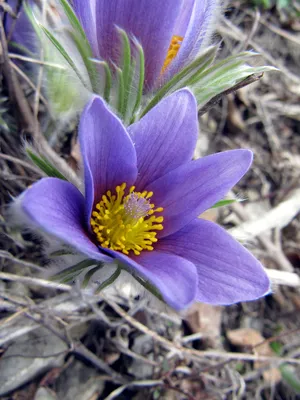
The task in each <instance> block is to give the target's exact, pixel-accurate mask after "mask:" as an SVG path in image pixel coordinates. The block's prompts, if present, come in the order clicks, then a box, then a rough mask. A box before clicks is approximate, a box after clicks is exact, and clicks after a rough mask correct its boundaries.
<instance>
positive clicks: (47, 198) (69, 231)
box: [21, 178, 112, 262]
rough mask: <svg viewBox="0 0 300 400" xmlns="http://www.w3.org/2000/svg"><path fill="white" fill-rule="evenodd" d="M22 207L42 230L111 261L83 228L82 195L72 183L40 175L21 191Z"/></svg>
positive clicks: (81, 250)
mask: <svg viewBox="0 0 300 400" xmlns="http://www.w3.org/2000/svg"><path fill="white" fill-rule="evenodd" d="M21 207H22V209H23V211H24V212H25V214H26V215H27V216H28V217H29V218H30V220H31V221H32V222H33V223H34V224H36V225H38V226H39V227H40V228H41V229H42V230H44V231H45V232H47V233H49V234H51V235H53V236H55V237H57V238H59V239H61V240H62V241H63V242H65V243H67V244H69V245H70V246H72V247H74V248H76V249H77V250H78V251H79V252H80V253H83V254H86V255H87V256H88V257H90V258H92V259H95V260H99V261H105V262H112V259H111V258H110V257H108V256H105V255H104V254H101V252H100V251H99V250H98V248H97V246H96V245H95V244H94V243H93V242H92V241H91V240H90V238H89V236H88V234H87V231H86V228H85V221H84V198H83V196H82V194H81V193H80V192H79V190H78V189H77V188H76V187H75V186H74V185H72V184H71V183H69V182H65V181H63V180H60V179H57V178H44V179H41V180H40V181H38V182H37V183H35V184H34V185H32V186H31V187H30V188H28V189H27V190H26V191H25V192H24V193H23V194H22V195H21Z"/></svg>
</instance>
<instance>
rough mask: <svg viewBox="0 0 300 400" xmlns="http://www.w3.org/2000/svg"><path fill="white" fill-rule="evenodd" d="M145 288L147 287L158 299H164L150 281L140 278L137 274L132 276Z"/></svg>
mask: <svg viewBox="0 0 300 400" xmlns="http://www.w3.org/2000/svg"><path fill="white" fill-rule="evenodd" d="M133 277H134V278H135V279H136V280H137V281H138V282H139V283H140V284H141V285H142V286H143V287H144V288H145V289H147V290H148V291H149V292H150V293H152V294H153V295H154V296H155V297H157V298H158V299H159V300H161V301H164V299H163V297H162V295H161V294H160V292H159V291H158V290H157V289H156V287H155V286H153V285H152V284H151V283H150V282H148V281H145V280H144V279H142V278H140V277H139V276H137V275H134V276H133Z"/></svg>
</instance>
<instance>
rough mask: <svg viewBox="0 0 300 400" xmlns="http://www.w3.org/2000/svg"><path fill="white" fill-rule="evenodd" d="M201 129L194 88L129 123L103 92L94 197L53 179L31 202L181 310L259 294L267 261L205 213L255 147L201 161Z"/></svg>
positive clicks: (84, 134)
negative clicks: (197, 152) (112, 108)
mask: <svg viewBox="0 0 300 400" xmlns="http://www.w3.org/2000/svg"><path fill="white" fill-rule="evenodd" d="M197 135H198V119H197V105H196V102H195V98H194V97H193V95H192V94H191V92H190V91H189V90H187V89H183V90H180V91H177V92H175V93H174V94H172V95H170V96H169V97H167V98H165V99H164V100H162V101H161V102H160V103H159V104H158V105H157V106H155V107H154V108H153V109H152V110H151V111H149V113H148V114H146V115H145V116H144V117H143V118H142V119H141V120H139V121H138V122H136V123H134V124H133V125H131V126H129V127H128V128H127V129H126V128H125V127H124V125H123V124H122V122H121V121H120V120H119V118H117V117H116V116H115V115H114V114H113V113H112V112H111V111H110V110H109V109H108V107H107V106H106V104H105V103H104V101H103V100H101V98H99V97H94V98H93V99H92V100H91V101H90V103H89V104H88V105H87V106H86V108H85V110H84V111H83V114H82V116H81V120H80V125H79V140H80V146H81V153H82V158H83V165H84V177H85V196H83V195H82V194H81V192H80V191H79V190H78V189H77V188H76V187H75V186H73V185H72V184H71V183H69V182H66V181H62V180H59V179H55V178H44V179H42V180H41V181H39V182H37V183H35V184H34V185H33V186H32V187H30V188H29V189H27V190H26V192H25V193H24V194H23V195H22V198H21V204H22V208H23V210H24V211H25V213H26V214H27V215H28V216H29V217H30V219H32V220H33V222H35V223H36V224H37V225H39V226H40V227H41V228H43V229H44V230H45V231H47V232H48V233H50V234H52V235H54V236H56V237H58V238H60V239H61V240H63V241H64V242H66V243H68V244H69V245H71V246H73V247H75V248H76V249H77V250H79V251H80V252H82V253H84V254H86V255H87V256H88V257H89V258H92V259H95V260H100V261H104V262H112V261H113V260H112V259H115V260H117V261H121V262H122V263H125V264H126V265H127V266H128V268H129V269H131V271H132V272H133V273H136V274H138V275H141V276H142V277H143V278H144V279H146V280H149V281H150V282H151V283H152V284H154V285H155V286H156V287H157V288H158V289H159V291H160V293H161V294H162V296H163V298H164V300H165V301H166V302H167V303H168V304H169V305H170V306H172V307H173V308H175V309H178V310H179V309H182V308H184V307H186V306H188V305H189V304H190V303H191V302H193V301H202V302H206V303H211V304H230V303H235V302H238V301H246V300H253V299H256V298H258V297H260V296H263V295H265V294H266V293H267V292H268V291H269V280H268V278H267V275H266V273H265V272H264V270H263V268H262V266H261V264H260V263H259V262H258V261H257V260H256V259H255V258H254V257H253V256H252V255H251V254H250V253H249V252H248V251H247V250H246V249H245V248H244V247H243V246H241V245H240V244H239V243H238V242H236V241H235V240H234V239H233V238H232V237H231V236H230V235H229V234H228V233H226V231H225V230H223V229H222V228H221V227H219V226H218V225H216V224H214V223H212V222H209V221H205V220H202V219H199V218H198V216H199V215H200V214H201V213H202V212H203V211H205V210H206V209H208V208H209V207H211V206H212V205H214V204H215V203H216V202H217V201H218V200H220V199H222V198H223V197H224V196H225V194H226V193H227V192H228V191H229V190H230V189H231V188H232V186H234V185H235V184H236V183H237V182H238V181H239V180H240V179H241V177H242V176H243V175H244V174H245V173H246V171H247V170H248V168H249V166H250V164H251V161H252V153H251V152H250V151H248V150H232V151H226V152H222V153H217V154H213V155H210V156H207V157H204V158H201V159H198V160H192V156H193V152H194V148H195V145H196V140H197Z"/></svg>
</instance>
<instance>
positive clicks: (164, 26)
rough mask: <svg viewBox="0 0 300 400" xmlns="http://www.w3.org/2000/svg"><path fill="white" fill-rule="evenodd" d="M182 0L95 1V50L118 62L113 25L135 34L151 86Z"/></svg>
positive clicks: (146, 79) (161, 64) (160, 67)
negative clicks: (96, 37)
mask: <svg viewBox="0 0 300 400" xmlns="http://www.w3.org/2000/svg"><path fill="white" fill-rule="evenodd" d="M182 2H183V1H182V0H164V1H161V0H151V1H149V0H139V1H136V0H114V1H107V0H98V1H97V3H96V27H97V33H98V44H99V52H100V55H101V57H102V58H104V59H105V60H107V61H111V60H112V61H113V62H115V63H118V58H119V56H120V54H121V51H120V47H119V46H118V43H120V38H119V36H118V34H117V31H116V26H118V27H120V28H122V29H124V30H125V31H126V32H127V34H128V35H129V36H130V35H133V36H135V37H136V38H137V39H138V41H139V42H140V43H141V45H142V46H143V49H144V53H145V83H146V86H147V87H148V88H150V87H152V86H153V83H154V81H155V80H156V79H157V78H158V77H159V75H160V72H161V69H162V66H163V63H164V60H165V58H166V56H167V51H168V48H169V44H170V41H171V37H172V35H173V28H174V24H175V20H176V18H177V15H178V13H179V10H180V7H181V4H182ZM112 44H113V45H112Z"/></svg>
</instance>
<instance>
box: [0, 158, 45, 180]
mask: <svg viewBox="0 0 300 400" xmlns="http://www.w3.org/2000/svg"><path fill="white" fill-rule="evenodd" d="M0 158H2V159H3V160H7V161H11V162H14V163H16V164H20V165H22V166H23V167H25V168H27V169H30V170H31V171H33V172H34V173H35V174H38V175H42V173H41V171H40V170H39V169H38V168H37V167H35V166H33V165H31V164H29V163H28V162H26V161H24V160H21V159H20V158H16V157H13V156H10V155H8V154H3V153H0Z"/></svg>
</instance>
